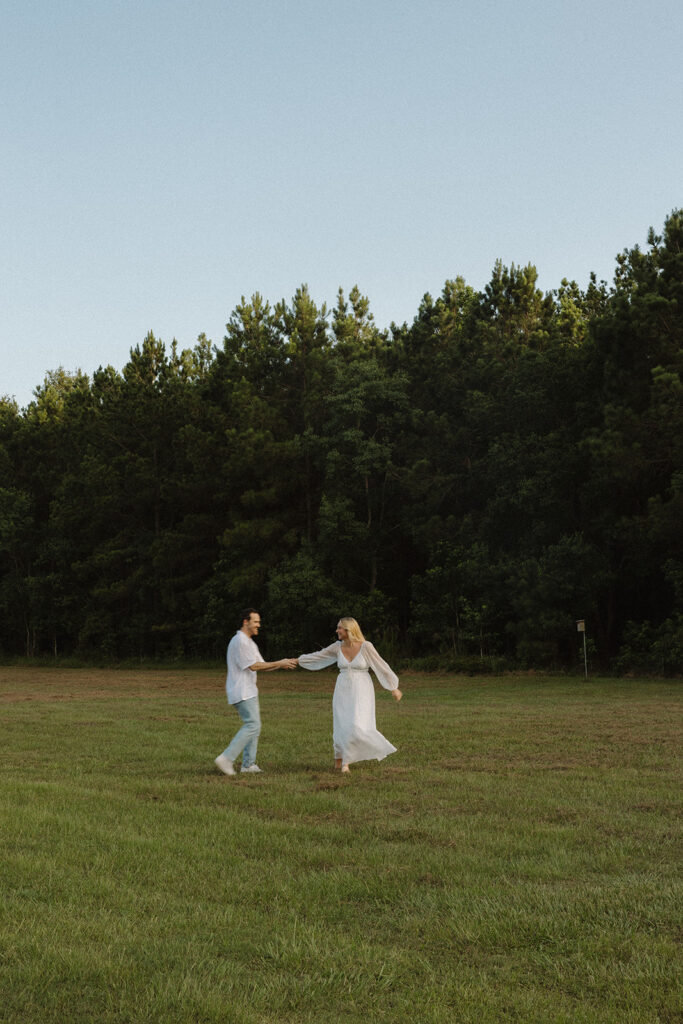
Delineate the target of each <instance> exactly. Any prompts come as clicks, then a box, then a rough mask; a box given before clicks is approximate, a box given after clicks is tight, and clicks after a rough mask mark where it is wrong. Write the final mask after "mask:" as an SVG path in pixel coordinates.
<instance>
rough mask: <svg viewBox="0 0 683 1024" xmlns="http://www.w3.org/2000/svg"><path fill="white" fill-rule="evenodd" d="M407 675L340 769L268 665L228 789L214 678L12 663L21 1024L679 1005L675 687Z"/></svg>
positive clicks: (542, 1018)
mask: <svg viewBox="0 0 683 1024" xmlns="http://www.w3.org/2000/svg"><path fill="white" fill-rule="evenodd" d="M401 684H402V687H403V689H404V693H405V696H404V700H403V702H402V703H401V704H400V705H395V704H394V702H393V701H392V700H391V699H390V697H389V695H388V694H386V693H385V692H383V691H382V692H378V714H377V718H378V727H379V728H380V729H381V730H382V732H384V733H385V735H386V736H387V737H388V738H389V739H390V740H391V741H392V742H393V743H395V745H396V746H397V747H398V748H399V749H398V753H397V754H394V755H393V756H392V757H390V758H388V759H387V760H385V761H384V762H382V763H380V764H377V763H368V764H365V765H360V766H355V767H354V768H353V769H352V774H351V775H350V777H348V778H342V777H340V776H339V775H336V774H335V773H334V771H333V769H332V766H331V759H332V750H331V693H332V688H333V685H334V674H333V673H332V672H331V671H330V672H329V673H328V672H322V673H316V674H311V673H288V674H285V673H276V674H270V675H263V676H262V677H261V711H262V716H263V720H264V729H263V733H262V736H261V743H260V748H259V757H258V760H259V763H260V765H261V767H262V768H263V769H264V773H263V775H261V776H248V775H245V776H242V777H239V776H238V777H237V778H236V779H228V778H226V777H224V776H222V775H220V774H219V773H218V772H217V771H216V769H215V768H214V765H213V758H214V757H215V756H216V754H218V753H219V752H220V751H221V750H222V749H223V747H224V746H225V745H226V743H227V741H228V740H229V739H230V737H231V735H232V734H233V732H234V731H235V729H236V726H237V716H236V715H235V713H234V712H233V711H231V710H230V709H228V707H227V705H226V703H225V697H224V691H223V674H222V670H221V669H220V668H219V669H217V670H216V671H215V672H210V671H198V672H187V671H177V672H163V673H162V672H152V671H149V672H140V673H136V672H107V671H88V670H73V671H67V670H53V671H50V670H38V669H36V670H33V669H18V668H15V669H10V668H6V669H0V735H1V736H2V743H1V749H0V814H1V818H0V826H1V832H0V853H1V856H0V880H1V884H0V891H1V894H2V903H1V905H0V906H1V909H0V1021H2V1022H3V1024H9V1022H11V1024H71V1022H82V1024H114V1022H116V1024H119V1022H120V1024H125V1022H130V1024H133V1022H135V1024H137V1022H140V1024H143V1022H145V1024H148V1022H154V1024H156V1022H159V1024H161V1022H164V1024H181V1022H182V1024H271V1022H283V1021H284V1022H292V1024H305V1022H306V1024H319V1022H320V1024H327V1022H340V1024H341V1022H348V1024H351V1022H358V1024H360V1022H364V1024H365V1022H387V1024H397V1022H398V1024H400V1022H404V1021H405V1022H411V1024H412V1022H414V1024H432V1022H433V1024H437V1022H438V1024H441V1022H444V1024H445V1022H448V1024H460V1022H462V1024H469V1022H472V1024H489V1022H491V1024H493V1022H496V1024H497V1022H507V1021H519V1022H523V1024H535V1022H537V1024H559V1022H566V1024H570V1022H571V1024H596V1022H600V1024H607V1022H609V1024H636V1022H637V1024H655V1022H664V1024H673V1022H674V1021H680V1019H681V1016H680V1014H681V998H680V974H679V973H678V972H679V969H680V957H679V947H678V946H677V939H679V938H680V922H681V899H680V896H681V886H680V870H679V868H680V860H679V859H677V855H678V854H680V848H677V839H678V838H679V837H680V833H679V831H678V821H679V812H680V789H679V788H677V787H678V785H679V782H680V779H679V777H678V775H677V771H676V756H677V753H678V751H679V750H680V739H681V728H680V726H681V716H680V709H681V702H680V689H679V685H680V684H677V683H675V682H661V681H642V680H592V681H589V682H584V681H583V680H579V679H572V680H566V679H557V678H546V677H541V676H525V677H513V676H509V677H504V678H471V679H470V678H462V677H453V676H450V677H446V676H426V675H421V676H420V675H410V674H408V675H404V676H403V677H402V680H401ZM677 930H678V934H677Z"/></svg>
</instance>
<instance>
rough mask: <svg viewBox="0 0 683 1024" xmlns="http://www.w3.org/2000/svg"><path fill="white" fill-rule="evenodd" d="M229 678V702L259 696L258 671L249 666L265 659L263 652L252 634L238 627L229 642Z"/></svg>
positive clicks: (237, 701) (227, 685)
mask: <svg viewBox="0 0 683 1024" xmlns="http://www.w3.org/2000/svg"><path fill="white" fill-rule="evenodd" d="M227 658H228V678H227V679H226V681H225V690H226V693H227V695H228V704H238V703H239V701H241V700H249V698H250V697H258V688H257V686H256V673H255V672H252V671H251V669H250V668H249V666H250V665H253V664H254V663H255V662H257V661H263V658H262V657H261V652H260V651H259V649H258V647H257V646H256V644H255V643H254V641H253V640H252V638H251V637H250V636H247V634H246V633H243V632H242V630H241V629H238V630H237V632H236V633H235V635H234V637H233V638H232V640H231V641H230V643H229V644H228V655H227Z"/></svg>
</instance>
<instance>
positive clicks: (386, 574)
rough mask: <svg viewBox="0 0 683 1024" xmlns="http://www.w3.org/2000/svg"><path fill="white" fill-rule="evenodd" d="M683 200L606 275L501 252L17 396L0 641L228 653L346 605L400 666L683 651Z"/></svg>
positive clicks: (656, 662)
mask: <svg viewBox="0 0 683 1024" xmlns="http://www.w3.org/2000/svg"><path fill="white" fill-rule="evenodd" d="M682 343H683V211H682V210H674V211H673V212H672V213H671V215H670V216H669V217H668V218H667V219H666V222H665V224H664V227H663V230H662V232H661V234H656V233H655V232H654V231H653V230H652V229H651V230H650V233H649V235H648V239H647V248H646V249H645V250H641V248H640V247H639V246H635V247H634V248H632V249H627V250H624V251H623V252H622V253H621V254H620V255H619V256H617V258H616V268H615V274H614V280H613V282H612V284H611V285H609V286H608V285H607V283H606V282H604V281H602V282H597V281H596V279H595V277H594V276H593V277H592V278H591V281H590V284H589V286H588V287H587V289H586V290H581V289H580V288H579V287H578V285H577V284H576V283H575V282H570V281H567V280H563V281H562V283H561V285H560V287H559V288H558V289H556V290H555V291H552V292H549V293H542V292H541V291H540V290H539V289H538V287H537V273H536V269H535V268H534V267H533V266H532V265H528V266H525V267H521V266H519V267H518V266H515V265H514V264H513V265H512V266H511V267H509V268H508V267H505V266H503V265H502V263H500V262H497V263H496V264H495V266H494V268H493V272H492V275H491V279H490V281H489V283H488V284H487V285H486V287H485V288H484V289H483V290H481V291H477V290H475V289H473V288H471V287H470V286H468V285H467V284H466V282H465V281H464V280H463V279H462V278H460V277H458V278H456V279H455V280H449V281H447V282H446V283H445V285H444V288H443V291H442V293H441V295H440V296H439V297H438V298H436V299H433V298H432V297H431V296H430V295H425V296H424V299H423V301H422V303H421V304H420V307H419V309H418V311H417V313H416V315H415V318H414V320H413V322H412V323H411V324H409V325H408V324H403V325H402V326H397V325H396V324H392V326H391V328H389V329H388V330H386V331H381V330H379V329H378V328H377V326H376V325H375V323H374V319H373V316H372V314H371V312H370V305H369V301H368V299H367V298H366V297H365V296H363V295H362V294H361V292H360V291H359V289H358V288H357V287H354V288H352V289H351V291H350V292H349V294H348V296H346V295H345V294H344V293H343V291H342V290H341V289H340V290H339V294H338V296H337V301H336V304H335V305H334V306H333V307H332V308H331V309H330V310H328V309H327V307H326V306H324V305H323V306H322V307H318V306H317V305H316V303H315V301H314V299H313V298H312V296H311V295H310V294H309V291H308V289H307V287H306V286H305V285H304V286H302V287H301V288H299V289H298V290H297V292H296V294H295V295H294V296H293V298H292V300H291V302H285V301H284V300H283V301H282V302H278V303H276V304H275V305H274V306H271V304H270V303H269V302H267V301H266V300H265V299H264V298H263V297H262V296H261V295H260V294H258V293H256V294H254V295H253V296H252V298H251V299H250V300H245V299H244V298H243V299H242V301H241V303H240V304H239V305H238V306H237V307H236V308H235V310H234V311H233V313H232V314H231V316H230V319H229V321H228V323H227V325H226V335H225V338H224V340H223V343H222V345H221V346H220V347H219V346H214V345H213V344H212V343H211V342H210V341H209V340H208V339H207V338H206V337H205V336H203V335H201V336H200V337H199V339H198V341H197V344H196V346H195V347H194V348H193V349H185V350H182V351H179V350H178V346H177V345H176V343H175V342H173V344H172V345H171V346H170V348H167V347H166V346H165V345H164V344H163V342H162V341H160V340H159V339H157V338H155V336H154V335H153V334H151V333H150V334H149V335H148V336H147V337H146V338H145V339H144V341H143V342H142V344H141V345H137V346H135V347H134V348H133V349H132V350H131V352H130V359H129V362H128V363H127V364H126V366H125V367H124V368H123V370H122V371H121V372H117V371H116V370H114V369H113V368H112V367H110V366H107V367H101V368H100V369H98V370H97V371H96V372H95V373H94V374H93V376H92V379H90V378H89V377H87V376H86V375H85V374H83V373H81V372H80V371H76V372H74V373H69V372H66V371H65V370H63V369H61V368H60V369H58V370H55V371H52V372H50V373H48V374H47V376H46V378H45V380H44V382H43V384H42V385H40V386H39V387H37V388H36V390H35V392H34V399H33V401H32V402H31V403H30V404H29V405H28V406H27V407H26V409H23V410H20V409H19V408H18V407H17V405H16V403H15V402H14V401H12V400H10V399H8V398H5V399H0V655H2V656H4V657H11V656H18V655H26V656H29V657H32V656H41V655H46V654H53V655H55V656H59V655H77V656H79V657H84V658H93V659H98V660H103V659H104V660H109V661H116V660H123V659H132V658H135V659H138V658H139V659H164V660H168V659H183V660H191V659H207V658H214V657H216V658H218V657H222V654H223V650H224V647H225V642H226V639H227V638H228V637H229V635H230V634H231V633H232V631H233V629H234V628H235V614H236V612H237V611H238V610H239V608H241V607H244V606H252V605H253V606H255V607H258V608H259V609H260V610H261V612H262V614H263V617H264V622H265V624H266V630H264V632H265V633H266V636H265V638H264V639H265V642H266V643H265V646H267V647H268V649H269V650H270V651H271V653H275V652H276V651H278V652H280V653H289V654H294V653H299V652H300V651H301V650H303V649H306V650H308V649H312V648H315V647H317V646H320V645H322V644H324V643H326V642H328V640H329V639H330V638H331V633H332V629H333V627H334V624H335V622H336V620H337V619H338V618H339V616H340V615H343V614H351V615H355V617H356V618H358V619H359V621H360V622H361V624H362V625H363V628H364V630H365V631H366V633H367V635H370V636H372V637H373V639H375V640H376V641H377V642H378V644H381V645H382V647H383V648H384V650H385V651H390V652H391V654H392V656H393V657H396V658H415V659H422V662H421V663H422V664H423V665H434V666H436V665H439V664H442V665H451V666H453V667H465V668H475V667H476V666H477V665H484V666H487V667H502V666H504V665H505V666H510V667H512V666H528V667H560V666H563V667H568V668H572V667H576V666H577V665H578V664H579V640H580V638H579V637H578V635H577V632H576V620H578V619H584V620H585V621H586V629H587V632H588V636H589V638H590V644H591V658H592V661H593V664H595V665H596V666H600V667H602V668H603V669H616V670H620V671H629V670H630V671H657V672H669V673H676V672H679V671H680V669H681V665H682V664H683V530H682V528H681V527H682V524H683V402H682V398H683V388H682V385H681V374H682V371H683V365H682V362H683V358H682V353H683V344H682Z"/></svg>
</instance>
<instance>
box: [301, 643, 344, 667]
mask: <svg viewBox="0 0 683 1024" xmlns="http://www.w3.org/2000/svg"><path fill="white" fill-rule="evenodd" d="M340 647H341V643H340V641H339V640H335V642H334V643H333V644H330V646H329V647H323V649H322V651H313V653H312V654H300V655H299V657H298V658H297V659H296V660H297V661H298V663H299V665H300V666H301V668H306V669H308V670H309V672H317V671H318V669H320V668H327V666H328V665H336V663H337V651H338V650H339V648H340Z"/></svg>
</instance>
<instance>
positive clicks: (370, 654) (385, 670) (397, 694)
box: [363, 640, 403, 700]
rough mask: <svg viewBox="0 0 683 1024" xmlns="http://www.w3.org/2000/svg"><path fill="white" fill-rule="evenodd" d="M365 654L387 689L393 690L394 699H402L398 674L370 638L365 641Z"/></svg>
mask: <svg viewBox="0 0 683 1024" xmlns="http://www.w3.org/2000/svg"><path fill="white" fill-rule="evenodd" d="M363 654H364V655H365V660H366V661H367V663H368V665H369V666H370V668H371V669H372V671H373V672H374V673H375V675H376V676H377V678H378V679H379V682H380V684H381V685H382V686H383V687H384V689H385V690H391V696H392V697H393V698H394V700H400V699H401V697H402V696H403V694H402V693H401V691H400V690H399V688H398V676H397V675H396V673H395V672H394V671H393V670H392V669H391V668H389V666H388V665H387V663H386V661H385V660H384V658H380V656H379V654H378V653H377V651H376V650H375V647H374V646H373V644H371V643H370V641H369V640H365V641H364V642H363Z"/></svg>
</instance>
